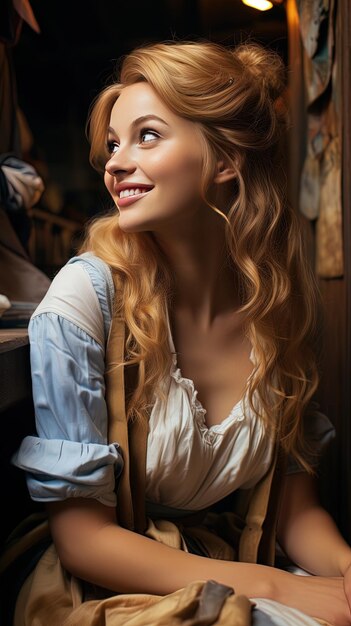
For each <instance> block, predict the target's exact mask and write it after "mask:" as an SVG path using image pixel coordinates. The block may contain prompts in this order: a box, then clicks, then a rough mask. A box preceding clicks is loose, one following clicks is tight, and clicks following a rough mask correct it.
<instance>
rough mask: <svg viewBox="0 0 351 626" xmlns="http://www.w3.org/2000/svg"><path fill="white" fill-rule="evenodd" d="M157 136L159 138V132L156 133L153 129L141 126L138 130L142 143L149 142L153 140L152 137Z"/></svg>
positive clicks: (155, 137)
mask: <svg viewBox="0 0 351 626" xmlns="http://www.w3.org/2000/svg"><path fill="white" fill-rule="evenodd" d="M158 138H159V134H158V133H156V131H154V130H150V129H149V128H143V129H142V130H141V131H140V139H141V141H142V143H150V141H153V140H154V139H158Z"/></svg>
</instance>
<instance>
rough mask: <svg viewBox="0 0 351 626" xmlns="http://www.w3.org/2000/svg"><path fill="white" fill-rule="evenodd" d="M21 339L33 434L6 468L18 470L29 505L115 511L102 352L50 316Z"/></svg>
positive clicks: (34, 322) (119, 461)
mask: <svg viewBox="0 0 351 626" xmlns="http://www.w3.org/2000/svg"><path fill="white" fill-rule="evenodd" d="M28 331H29V339H30V357H31V374H32V386H33V399H34V406H35V418H36V431H37V432H36V436H28V437H26V438H25V439H24V440H23V442H22V444H21V446H20V448H19V450H18V451H17V453H16V454H15V455H14V457H13V459H12V461H13V463H14V465H16V466H17V467H20V468H22V469H23V470H25V472H26V478H27V484H28V489H29V492H30V495H31V497H32V498H33V500H38V501H54V500H64V499H66V498H70V497H87V498H95V499H97V500H99V501H100V502H102V503H103V504H106V505H108V506H114V505H115V504H116V496H115V483H116V479H117V478H118V476H119V475H120V474H121V472H122V469H123V457H122V454H121V451H120V449H119V446H118V442H116V443H110V444H109V443H108V441H107V407H106V402H105V381H104V369H105V355H104V347H103V346H102V345H100V344H99V343H98V342H97V341H96V340H95V339H93V338H92V337H91V336H90V335H89V334H88V333H86V332H85V331H84V330H82V329H81V328H79V326H77V325H76V324H74V323H72V322H71V321H69V320H67V319H65V318H63V317H61V316H60V315H58V314H56V313H52V312H47V313H41V314H39V315H36V316H34V317H33V318H32V319H31V321H30V324H29V328H28Z"/></svg>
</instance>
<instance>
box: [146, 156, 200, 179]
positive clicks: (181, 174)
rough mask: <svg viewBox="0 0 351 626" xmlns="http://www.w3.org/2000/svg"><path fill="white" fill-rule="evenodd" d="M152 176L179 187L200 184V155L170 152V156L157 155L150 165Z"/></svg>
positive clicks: (150, 161)
mask: <svg viewBox="0 0 351 626" xmlns="http://www.w3.org/2000/svg"><path fill="white" fill-rule="evenodd" d="M148 166H149V172H150V176H151V177H152V178H154V180H155V182H156V181H157V179H158V180H159V182H163V181H164V182H167V183H168V184H174V185H175V186H178V185H180V184H182V185H186V184H187V182H188V183H194V181H196V182H199V181H200V179H201V172H202V161H201V160H200V158H199V156H198V155H193V154H191V153H190V154H189V152H185V151H184V148H182V150H181V151H179V152H178V151H177V152H175V151H170V153H168V154H163V155H157V156H156V155H155V157H153V158H152V159H150V160H149V163H148Z"/></svg>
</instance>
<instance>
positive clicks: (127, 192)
mask: <svg viewBox="0 0 351 626" xmlns="http://www.w3.org/2000/svg"><path fill="white" fill-rule="evenodd" d="M151 189H152V187H151V188H150V189H146V188H145V189H141V188H139V187H136V188H135V189H122V191H121V192H120V193H119V197H120V198H121V199H122V198H130V197H131V196H138V195H141V194H145V193H148V192H149V191H151Z"/></svg>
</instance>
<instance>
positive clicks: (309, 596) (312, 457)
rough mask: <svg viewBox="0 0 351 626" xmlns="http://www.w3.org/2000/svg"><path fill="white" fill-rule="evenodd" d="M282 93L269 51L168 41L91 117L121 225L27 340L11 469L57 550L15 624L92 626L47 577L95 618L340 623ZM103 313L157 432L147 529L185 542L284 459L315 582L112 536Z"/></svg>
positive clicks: (97, 246) (283, 537)
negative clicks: (85, 589)
mask: <svg viewBox="0 0 351 626" xmlns="http://www.w3.org/2000/svg"><path fill="white" fill-rule="evenodd" d="M283 89H284V68H283V64H282V62H281V61H280V59H279V57H278V56H277V55H275V54H274V53H272V52H269V51H267V50H265V49H263V48H261V47H260V46H257V45H254V44H246V45H241V46H239V47H237V48H235V49H234V50H230V49H228V48H224V47H221V46H219V45H215V44H213V43H209V42H201V43H194V42H172V43H163V44H154V45H151V46H146V47H143V48H139V49H136V50H134V51H133V52H131V53H130V54H129V55H128V56H127V57H126V58H125V59H124V62H123V64H122V69H121V74H120V77H119V79H118V82H115V83H113V84H112V85H110V86H109V87H107V88H106V89H104V91H103V92H102V93H101V94H100V96H99V97H98V98H97V100H96V102H95V103H94V106H93V108H92V113H91V116H90V124H89V132H90V139H91V160H92V163H93V165H94V166H95V167H96V168H99V169H101V170H102V171H103V172H104V180H105V185H106V187H107V190H108V191H109V193H110V195H111V197H112V199H113V202H114V205H115V206H114V208H113V210H112V211H111V212H110V213H108V214H107V215H105V216H102V217H99V218H98V219H96V220H94V221H93V222H92V223H91V224H90V225H89V228H88V231H87V236H86V240H85V242H84V244H83V246H82V248H81V250H80V251H79V254H78V255H77V256H76V257H74V258H73V259H71V260H70V261H69V262H68V263H67V265H65V267H63V268H62V270H61V271H60V272H59V273H58V274H57V276H56V277H55V279H54V281H53V283H52V285H51V287H50V289H49V291H48V293H47V295H46V296H45V298H44V300H43V301H42V303H41V304H40V305H39V307H38V309H37V310H36V312H35V314H34V315H33V317H32V319H31V322H30V327H29V332H30V341H31V367H32V378H33V391H34V401H35V406H36V419H37V436H36V437H34V436H33V437H27V438H26V439H25V440H24V442H23V443H22V446H21V448H20V450H19V451H18V453H17V455H16V458H15V459H14V462H15V464H16V465H17V466H19V467H21V468H23V469H24V470H26V472H27V477H28V486H29V490H30V493H31V496H32V498H33V499H35V500H38V501H42V502H46V503H47V507H48V511H49V518H50V526H51V532H52V536H53V539H54V544H55V550H56V551H54V552H52V550H51V552H50V551H49V552H50V553H47V554H45V555H44V557H43V558H42V559H41V562H40V563H39V565H40V566H41V567H42V568H43V567H44V565H45V564H44V565H43V559H44V562H45V563H46V570H45V569H44V571H45V572H46V574H45V576H46V578H45V585H41V586H40V585H38V584H37V578H36V575H35V572H34V574H32V576H31V577H30V578H29V579H28V581H27V582H26V584H25V585H24V587H23V589H22V592H21V594H20V597H19V600H18V604H17V610H16V620H15V623H16V625H19V624H24V623H26V624H27V623H35V624H44V623H48V622H45V619H48V615H49V616H50V620H49V621H50V624H56V623H57V624H63V623H66V622H65V621H64V620H66V619H67V623H69V624H73V623H85V622H79V621H77V622H76V621H74V611H75V610H76V609H77V607H78V608H79V606H80V605H81V603H82V600H83V599H84V600H85V601H88V599H87V597H88V596H87V595H86V596H85V597H83V596H82V593H81V594H80V595H79V594H77V591H75V592H74V593H73V592H72V593H73V596H74V598H73V600H70V601H69V602H68V601H67V598H66V599H65V602H64V601H63V598H62V597H60V595H57V594H56V595H55V593H54V586H53V585H52V584H51V583H50V580H51V579H50V572H52V570H53V569H54V567H57V566H58V565H59V567H60V568H61V570H60V571H61V572H63V574H62V576H68V574H67V573H69V575H70V576H72V578H69V580H70V581H71V580H73V579H74V580H77V579H80V580H82V581H87V582H88V583H92V586H90V587H89V589H90V592H89V598H90V601H93V603H94V602H95V604H93V605H94V606H96V602H97V598H98V592H97V587H99V588H104V589H108V590H110V595H113V594H120V593H123V594H142V597H143V598H145V596H144V594H153V595H154V594H156V595H158V596H167V594H171V593H174V592H176V591H177V590H179V589H182V588H185V587H186V586H187V585H189V584H191V583H192V582H193V581H197V580H214V581H217V582H218V583H222V584H223V585H226V586H228V587H230V588H234V589H235V593H236V594H245V595H247V596H248V597H249V598H253V599H255V601H256V603H257V605H256V610H255V611H254V612H253V619H254V620H256V623H262V622H259V620H260V619H261V620H262V619H265V616H266V618H267V619H268V617H269V619H268V622H267V621H266V622H264V623H270V624H271V623H273V624H275V623H276V624H281V623H284V624H316V623H317V622H316V621H315V620H316V619H320V620H326V621H327V622H329V623H331V624H335V625H337V626H346V625H348V624H351V614H350V608H349V605H350V603H351V549H350V547H349V546H348V545H347V544H346V543H345V541H344V540H343V538H342V537H341V535H340V534H339V532H338V530H337V528H336V526H335V524H334V522H333V520H332V519H331V517H330V516H329V515H328V513H327V512H326V511H325V510H323V509H322V508H321V507H320V505H319V503H318V499H317V496H316V486H315V474H316V467H317V465H316V463H317V456H318V455H319V453H320V452H321V449H322V447H323V445H324V444H325V442H326V441H327V440H328V439H329V438H330V436H331V435H332V427H331V425H330V423H329V422H328V420H327V419H326V418H325V417H324V416H323V415H321V414H320V413H316V412H315V411H312V410H311V408H310V405H311V399H312V397H313V394H314V392H315V390H316V387H317V382H318V376H317V369H316V363H315V356H314V350H313V342H314V337H315V325H316V308H317V296H316V287H315V283H314V280H313V275H312V272H311V270H310V269H309V266H308V263H307V261H306V257H305V253H304V246H303V241H302V235H301V230H300V226H299V221H298V217H297V215H296V214H295V213H294V212H293V211H292V209H291V208H290V207H289V205H288V203H287V200H286V195H285V178H284V158H283V153H282V145H283V144H284V137H285V130H286V124H285V108H284V103H283V99H282V98H281V95H282V93H283ZM111 271H112V272H113V273H114V274H117V275H118V276H119V284H120V288H119V289H118V290H117V292H116V293H115V292H114V287H113V280H112V275H113V274H111ZM116 313H118V314H119V315H122V317H123V319H124V321H125V324H126V328H127V341H126V353H125V354H126V357H125V362H126V363H127V364H129V365H133V364H134V365H137V366H138V376H137V379H136V382H135V384H134V387H133V389H132V391H131V393H130V394H129V396H128V402H127V417H128V420H130V422H131V423H132V422H133V420H134V422H135V421H138V420H139V421H140V422H142V421H143V420H145V419H147V422H148V441H147V458H146V485H145V492H146V493H145V497H146V502H147V514H148V517H149V519H151V520H153V519H154V520H156V519H157V518H160V517H163V518H165V520H173V522H174V524H175V526H176V523H177V519H179V518H180V517H179V516H183V517H184V516H186V515H187V514H191V513H196V512H199V511H203V510H206V509H208V508H209V507H211V506H212V505H215V504H216V503H218V502H219V501H222V500H223V499H225V498H226V497H227V496H229V494H231V493H233V492H235V491H236V490H237V489H239V488H241V489H249V488H251V487H253V486H254V485H256V484H257V483H258V482H259V481H260V479H261V478H262V477H263V476H264V474H265V473H266V472H267V469H268V467H269V466H270V464H271V461H272V456H273V449H274V441H275V440H276V439H278V441H279V444H280V447H281V448H282V450H283V451H284V452H285V454H286V455H287V456H288V464H287V469H286V475H285V478H284V485H283V491H282V498H281V503H280V515H279V522H278V534H277V537H278V541H279V544H280V547H281V548H282V549H283V550H284V552H285V553H286V554H287V555H288V557H289V558H290V559H291V561H292V562H293V563H295V564H297V565H298V566H299V567H300V568H302V569H303V570H304V571H305V572H304V573H309V574H313V575H307V576H306V575H304V576H301V575H296V574H293V573H291V572H288V571H283V569H280V568H277V567H269V566H267V565H261V564H255V563H245V562H237V561H233V560H230V559H228V556H226V557H224V558H209V557H206V556H203V555H201V554H199V553H196V550H193V549H192V548H191V544H190V543H189V542H188V545H187V543H186V541H185V542H184V541H183V542H182V543H181V546H182V547H183V549H178V550H175V549H174V547H171V546H170V545H165V542H163V541H162V540H160V541H155V540H152V539H151V538H150V536H146V534H140V533H136V532H133V531H132V530H128V529H126V528H124V527H122V526H121V525H120V524H119V523H118V520H117V516H118V513H119V512H118V508H117V513H116V495H115V487H116V485H117V484H118V482H119V480H120V476H121V473H122V472H123V453H124V452H125V451H123V449H122V447H121V446H120V445H119V442H118V441H116V442H115V443H111V442H108V439H107V422H108V416H107V406H106V400H105V378H104V374H105V347H106V342H107V339H108V333H109V328H110V324H111V319H112V318H113V316H114V315H116ZM117 365H118V364H117ZM177 516H178V517H177ZM56 552H57V555H58V557H59V561H58V560H57V556H56ZM53 555H54V556H53ZM227 555H228V553H227ZM37 567H39V566H37ZM70 584H71V583H70ZM94 585H95V586H97V587H94ZM94 589H95V591H94ZM92 590H93V591H92ZM74 594H76V595H74ZM139 597H140V596H139ZM150 597H151V596H150ZM53 598H54V599H53ZM28 616H29V617H28ZM45 616H46V618H45ZM72 616H73V617H72ZM267 616H268V617H267ZM34 618H35V619H34ZM31 619H32V621H31ZM70 620H71V621H70ZM110 620H111V621H108V620H107V622H106V623H108V624H111V625H112V624H114V623H118V624H119V623H120V622H114V621H113V616H112V617H111V616H110ZM269 620H270V621H269ZM91 623H93V622H91ZM94 623H95V622H94ZM99 623H100V622H99ZM104 623H105V622H104ZM145 623H148V624H149V623H152V622H150V621H147V622H145ZM172 623H173V622H172ZM177 623H180V622H177ZM229 623H232V622H231V621H230V622H229V621H228V624H229ZM254 623H255V621H254Z"/></svg>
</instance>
